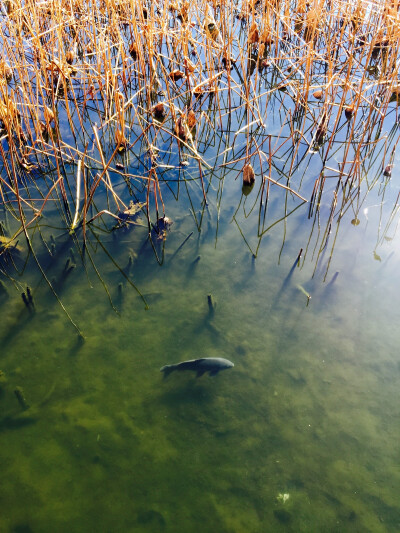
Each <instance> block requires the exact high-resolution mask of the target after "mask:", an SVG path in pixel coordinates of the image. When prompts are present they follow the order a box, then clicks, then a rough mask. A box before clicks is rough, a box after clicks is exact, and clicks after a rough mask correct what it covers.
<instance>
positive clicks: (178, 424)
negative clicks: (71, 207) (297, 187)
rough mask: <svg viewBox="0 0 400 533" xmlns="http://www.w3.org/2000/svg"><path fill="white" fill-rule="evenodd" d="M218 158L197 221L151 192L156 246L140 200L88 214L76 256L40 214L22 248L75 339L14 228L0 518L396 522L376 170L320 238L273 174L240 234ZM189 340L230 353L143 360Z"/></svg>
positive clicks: (386, 262) (386, 210)
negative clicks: (113, 212) (84, 244)
mask: <svg viewBox="0 0 400 533" xmlns="http://www.w3.org/2000/svg"><path fill="white" fill-rule="evenodd" d="M309 172H310V173H311V175H313V176H314V178H315V174H313V170H312V166H311V167H310V170H309ZM235 176H236V174H229V173H228V174H227V175H226V176H225V179H224V195H223V197H222V199H218V187H217V186H215V187H214V189H215V190H214V192H212V191H211V192H210V193H209V196H208V207H207V209H205V211H204V217H203V220H202V226H201V231H200V232H198V230H197V226H196V223H195V219H194V217H193V213H191V212H190V210H189V208H190V205H189V203H188V202H186V203H187V204H188V205H187V207H186V208H185V207H184V206H185V202H183V207H182V203H181V204H179V206H178V203H177V202H175V200H174V198H173V196H172V194H169V195H168V192H166V193H165V194H164V201H165V203H166V208H167V213H168V216H169V217H170V218H171V219H172V220H173V222H174V223H173V224H172V225H171V227H170V229H169V231H168V233H167V235H166V238H165V240H163V239H158V240H157V239H155V241H154V242H155V249H156V251H158V254H159V259H160V258H161V259H162V260H160V263H161V265H160V264H159V262H157V261H156V258H155V255H154V251H153V249H152V247H151V245H150V244H149V241H148V239H147V227H146V225H145V227H142V226H141V225H140V219H139V220H138V225H137V226H134V227H133V228H128V229H126V228H120V229H118V230H116V231H114V232H112V233H103V234H102V232H101V227H99V228H96V229H94V230H93V231H92V233H91V235H90V238H89V241H88V242H89V245H88V248H87V253H86V255H85V256H84V258H83V260H82V259H80V258H79V257H76V255H77V252H76V248H74V240H73V237H70V236H69V235H68V233H65V232H64V233H63V232H62V231H58V233H57V229H56V228H55V226H54V224H53V225H52V224H49V227H46V226H45V225H43V226H42V229H41V231H42V236H41V237H40V238H41V239H42V238H44V237H45V238H44V240H45V241H46V240H47V241H48V242H50V241H54V248H53V252H54V255H53V256H51V258H50V259H48V257H50V256H49V254H47V255H46V257H47V259H45V255H43V257H41V256H40V253H39V252H38V260H39V261H40V263H41V265H42V267H43V268H44V269H45V271H46V276H47V277H48V279H51V280H53V284H55V286H56V287H57V290H58V294H59V296H60V299H61V300H62V303H63V305H64V306H65V309H66V310H67V311H68V313H69V315H70V316H71V318H72V320H73V321H74V322H75V323H77V324H78V325H79V328H80V329H81V331H82V333H83V335H84V337H85V340H84V341H82V340H80V339H79V337H78V336H77V335H76V332H75V331H74V329H73V327H72V326H71V323H70V322H69V321H68V319H67V318H66V315H65V313H64V312H63V311H62V309H61V307H60V306H59V304H58V303H57V300H56V299H55V298H54V295H53V294H52V293H51V291H50V290H49V287H48V285H47V284H46V283H45V281H44V280H43V275H42V273H41V272H40V271H39V270H38V268H37V267H35V262H34V260H33V258H32V256H31V255H29V254H28V253H27V249H26V248H24V244H23V243H22V240H21V241H20V242H19V245H20V246H21V247H22V252H20V253H19V254H13V256H12V258H13V261H14V264H12V263H11V262H10V256H8V257H9V261H8V263H7V262H5V263H4V262H3V269H5V270H7V272H8V273H9V278H5V277H4V276H3V280H4V281H3V283H4V287H5V290H6V291H7V292H6V294H4V293H3V295H2V297H1V298H2V300H1V316H2V320H1V324H0V338H1V346H2V349H1V370H2V372H3V373H4V374H3V376H2V378H1V388H0V392H1V397H0V401H1V420H0V430H1V441H2V446H1V454H0V457H1V469H2V483H1V486H0V498H1V502H2V514H1V518H0V529H1V530H2V531H7V532H8V531H10V532H21V531H24V532H39V531H40V532H47V531H48V532H50V531H51V532H54V531H57V532H64V531H65V532H69V533H70V532H75V531H77V532H78V531H86V532H87V531H132V532H133V531H135V532H139V531H140V532H142V531H143V532H154V531H166V532H176V531H185V532H198V531H218V532H242V531H247V532H267V531H271V532H277V531H296V532H300V531H304V532H306V531H340V532H343V531H352V532H354V531H360V532H361V531H362V532H366V531H373V532H386V531H393V532H394V531H398V530H399V528H400V506H399V500H398V494H399V490H400V470H399V448H398V442H399V437H400V432H399V425H398V419H399V414H400V413H399V411H400V407H399V406H400V403H399V381H400V356H399V351H398V343H399V333H398V323H399V320H400V301H399V297H400V291H399V286H400V283H399V271H400V269H399V254H398V246H399V236H398V234H396V231H395V230H396V225H397V222H398V220H397V219H396V217H394V218H393V221H392V224H390V225H389V226H387V224H388V222H389V221H390V217H391V215H392V214H393V206H394V205H395V199H396V197H397V194H398V187H397V186H396V187H397V189H396V187H395V185H394V184H393V183H392V182H391V181H390V180H387V179H385V178H384V177H382V179H381V180H380V182H379V183H378V184H377V186H376V187H375V188H374V189H373V190H372V191H371V193H370V194H369V195H368V196H367V198H366V199H365V201H364V203H360V205H359V214H358V219H357V220H358V221H359V224H357V223H355V222H354V219H355V218H357V216H355V215H354V212H350V211H348V212H346V213H345V214H344V215H343V217H342V218H341V219H338V218H337V217H335V220H334V221H333V225H332V228H331V235H330V236H329V238H328V243H327V245H326V246H324V245H321V244H318V243H319V242H320V241H319V240H318V238H317V237H315V235H316V234H317V233H318V224H317V223H315V222H314V220H313V219H312V218H311V219H309V218H308V217H307V213H308V209H309V206H308V204H304V203H302V202H301V200H299V199H298V198H296V197H294V196H290V195H287V196H286V206H285V205H284V204H285V195H286V194H287V193H286V191H284V190H283V189H281V188H276V189H274V196H273V195H272V193H271V198H272V200H271V203H270V205H269V207H268V209H269V211H268V217H267V218H268V221H269V223H270V225H273V224H274V222H277V223H276V224H275V225H273V227H272V228H271V229H270V230H269V231H268V232H267V233H266V234H265V235H264V236H263V238H262V239H261V241H259V239H258V237H257V231H258V224H259V209H258V208H257V209H254V210H253V211H251V206H252V205H253V204H254V202H255V197H256V195H257V192H256V189H254V190H253V191H252V192H251V193H250V194H249V195H248V196H247V197H245V196H242V192H241V183H240V182H239V180H235ZM385 182H386V187H384V186H383V185H385ZM219 185H220V184H219ZM382 191H384V192H385V194H386V197H385V199H384V201H383V203H382ZM199 194H200V193H199ZM213 194H214V195H215V197H214V198H213ZM248 206H249V207H248ZM296 207H297V209H296ZM328 207H329V206H328ZM261 209H262V208H261ZM284 209H286V210H287V212H288V213H289V212H291V211H293V212H292V213H291V214H290V215H289V216H287V217H286V218H284V220H281V219H282V217H283V216H284V214H285V213H284ZM328 211H329V209H328ZM321 213H323V206H322V207H321ZM6 218H7V217H6V213H5V212H4V211H3V216H2V219H3V220H5V219H6ZM321 218H322V215H321ZM50 221H51V218H50ZM352 221H353V223H352ZM10 224H11V223H10ZM50 226H52V227H50ZM319 231H320V232H323V231H324V226H323V224H322V220H321V224H320V228H319ZM50 233H51V234H52V235H53V237H52V238H51V239H49V237H48V235H49V234H50ZM38 239H39V236H38ZM333 240H335V246H334V247H333V246H332V241H333ZM316 243H317V244H316ZM257 246H258V250H257V257H255V256H253V255H252V253H251V252H250V250H253V251H255V250H256V248H257ZM162 248H164V252H162ZM36 249H37V250H38V249H39V250H40V247H39V246H37V248H36ZM301 249H302V250H303V252H302V253H301V257H300V258H299V260H297V258H298V256H299V252H300V250H301ZM74 250H75V251H74ZM332 250H333V252H332ZM68 257H69V258H70V262H69V263H68V264H67V265H66V261H67V260H68ZM72 260H73V261H74V262H75V263H76V264H77V267H76V268H73V269H72V270H71V272H69V273H68V274H66V269H68V267H70V265H71V264H72ZM83 265H85V267H83ZM116 265H119V266H120V268H121V271H120V270H118V268H116ZM5 270H3V272H4V271H5ZM12 272H13V273H14V274H13V275H12V274H11V273H12ZM10 278H12V279H13V280H14V282H15V283H16V284H21V283H22V282H23V283H25V284H29V285H30V287H31V290H32V295H33V300H34V303H35V311H34V312H32V311H31V312H30V311H29V310H28V309H27V308H26V307H25V306H24V303H23V301H22V300H21V295H20V294H19V293H18V292H17V291H15V290H12V283H11V281H10ZM6 281H7V283H6ZM132 284H134V286H133V285H132ZM105 288H106V290H107V291H108V294H109V296H110V298H111V300H112V305H111V304H110V299H109V298H108V295H107V292H106V291H105ZM138 291H139V292H140V294H141V295H140V294H139V292H138ZM209 295H211V300H212V304H213V307H212V308H210V307H209V304H208V296H209ZM308 296H311V298H309V297H308ZM144 300H145V301H146V304H145V303H144ZM113 306H114V309H113ZM204 356H206V357H224V358H227V359H229V360H231V361H232V362H234V364H235V366H234V368H232V369H229V370H226V371H224V372H221V373H220V374H218V375H217V376H215V377H209V376H208V375H204V376H202V377H200V378H196V376H195V374H194V373H192V372H179V373H178V372H176V373H172V374H171V375H170V376H169V377H168V378H167V379H163V378H162V374H161V373H160V371H159V369H160V367H161V366H163V365H165V364H169V363H176V362H179V361H183V360H186V359H194V358H198V357H204ZM17 387H21V388H22V391H20V392H21V394H22V395H23V398H21V397H20V399H19V400H18V398H17V397H16V394H15V392H14V391H15V389H16V388H17ZM24 402H25V403H26V405H24Z"/></svg>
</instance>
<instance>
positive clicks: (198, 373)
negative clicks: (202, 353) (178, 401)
mask: <svg viewBox="0 0 400 533" xmlns="http://www.w3.org/2000/svg"><path fill="white" fill-rule="evenodd" d="M204 372H205V370H201V369H200V368H199V370H198V371H197V374H196V377H197V378H200V377H201V376H202V375H203V374H204Z"/></svg>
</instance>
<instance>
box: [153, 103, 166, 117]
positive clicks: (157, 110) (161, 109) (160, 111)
mask: <svg viewBox="0 0 400 533" xmlns="http://www.w3.org/2000/svg"><path fill="white" fill-rule="evenodd" d="M153 116H154V118H155V119H156V120H158V121H160V122H161V121H162V120H164V119H165V106H164V104H163V102H158V104H156V105H155V106H154V107H153Z"/></svg>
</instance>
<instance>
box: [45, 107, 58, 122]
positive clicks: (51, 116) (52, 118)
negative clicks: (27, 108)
mask: <svg viewBox="0 0 400 533" xmlns="http://www.w3.org/2000/svg"><path fill="white" fill-rule="evenodd" d="M44 118H45V119H46V122H47V123H48V124H50V123H51V122H55V121H56V116H55V114H54V113H53V110H52V109H50V107H47V106H44Z"/></svg>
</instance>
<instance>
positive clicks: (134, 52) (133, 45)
mask: <svg viewBox="0 0 400 533" xmlns="http://www.w3.org/2000/svg"><path fill="white" fill-rule="evenodd" d="M129 53H130V54H131V57H132V59H133V60H134V61H136V59H137V56H138V47H137V45H136V43H131V45H130V46H129Z"/></svg>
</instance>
